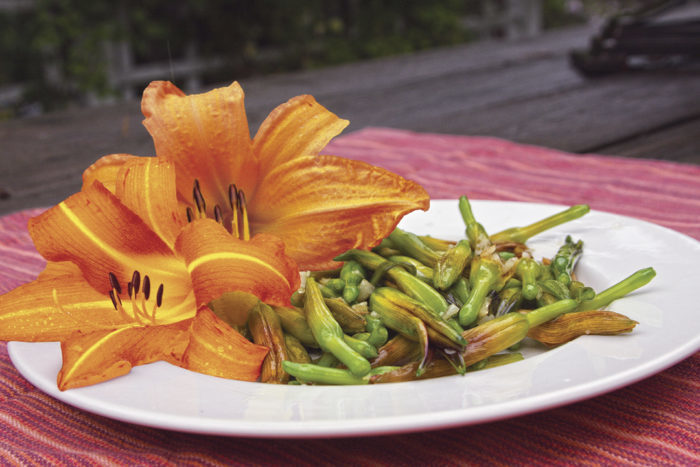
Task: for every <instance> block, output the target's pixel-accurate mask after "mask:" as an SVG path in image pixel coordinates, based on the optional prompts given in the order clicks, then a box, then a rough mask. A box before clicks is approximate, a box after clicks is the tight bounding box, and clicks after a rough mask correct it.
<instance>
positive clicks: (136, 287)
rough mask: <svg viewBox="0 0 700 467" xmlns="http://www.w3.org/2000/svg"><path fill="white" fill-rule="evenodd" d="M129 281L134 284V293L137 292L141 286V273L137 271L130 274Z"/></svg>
mask: <svg viewBox="0 0 700 467" xmlns="http://www.w3.org/2000/svg"><path fill="white" fill-rule="evenodd" d="M131 283H132V284H133V285H134V295H136V294H138V293H139V289H140V288H141V274H140V273H139V272H138V271H134V274H133V275H132V276H131Z"/></svg>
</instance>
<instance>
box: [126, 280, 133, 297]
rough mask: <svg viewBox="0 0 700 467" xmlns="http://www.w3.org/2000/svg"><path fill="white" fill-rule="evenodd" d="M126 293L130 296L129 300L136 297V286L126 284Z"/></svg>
mask: <svg viewBox="0 0 700 467" xmlns="http://www.w3.org/2000/svg"><path fill="white" fill-rule="evenodd" d="M126 291H127V293H128V294H129V298H132V297H133V296H134V284H132V283H131V282H129V283H128V284H126Z"/></svg>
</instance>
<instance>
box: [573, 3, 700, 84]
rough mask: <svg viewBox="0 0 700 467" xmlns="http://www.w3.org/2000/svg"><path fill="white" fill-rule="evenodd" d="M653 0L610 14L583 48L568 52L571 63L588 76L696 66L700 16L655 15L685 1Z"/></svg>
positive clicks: (697, 64) (699, 38)
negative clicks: (635, 7) (585, 48)
mask: <svg viewBox="0 0 700 467" xmlns="http://www.w3.org/2000/svg"><path fill="white" fill-rule="evenodd" d="M687 3H688V2H687V1H684V0H674V1H668V0H666V1H653V2H647V4H646V5H644V6H643V7H641V8H639V9H637V10H636V11H634V12H632V13H628V14H621V15H618V16H614V17H612V18H610V19H609V20H608V21H607V22H606V23H605V24H604V25H603V27H602V28H601V31H600V33H599V34H597V35H595V36H594V37H593V38H592V39H591V45H590V48H589V49H587V50H574V51H572V52H571V56H570V58H571V63H572V64H573V66H574V67H575V68H576V69H577V70H579V71H580V72H581V73H582V74H583V75H585V76H588V77H594V76H600V75H605V74H609V73H614V72H619V71H627V70H645V69H660V68H679V67H684V68H686V67H698V66H699V65H700V18H681V19H659V16H661V15H664V14H666V13H668V12H669V11H671V10H674V9H676V8H678V7H681V6H684V5H686V4H687Z"/></svg>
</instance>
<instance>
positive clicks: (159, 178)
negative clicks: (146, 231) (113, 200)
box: [115, 157, 187, 248]
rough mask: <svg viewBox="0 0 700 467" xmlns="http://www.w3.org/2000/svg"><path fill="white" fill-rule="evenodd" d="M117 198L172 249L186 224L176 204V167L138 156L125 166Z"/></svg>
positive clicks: (119, 181)
mask: <svg viewBox="0 0 700 467" xmlns="http://www.w3.org/2000/svg"><path fill="white" fill-rule="evenodd" d="M115 194H116V195H117V198H119V200H120V201H121V202H122V203H124V205H125V206H126V207H128V208H129V209H131V210H132V211H133V212H134V213H136V214H138V216H139V217H140V218H141V219H143V221H144V222H145V223H146V224H147V225H148V226H149V227H150V228H151V230H153V232H155V233H156V234H157V235H158V236H159V237H160V238H161V239H162V240H163V241H164V242H165V243H166V244H167V245H168V246H169V247H170V248H172V247H173V246H174V245H175V239H176V238H177V235H178V233H180V229H181V228H182V226H184V225H185V224H186V223H187V220H186V219H185V215H184V212H182V211H181V210H180V209H179V206H178V204H177V187H176V185H175V167H174V166H173V165H172V164H170V163H169V162H167V161H165V160H162V159H157V158H155V157H139V158H134V159H131V160H129V161H128V162H126V163H124V164H123V165H122V168H121V170H120V172H119V176H118V177H117V181H116V192H115Z"/></svg>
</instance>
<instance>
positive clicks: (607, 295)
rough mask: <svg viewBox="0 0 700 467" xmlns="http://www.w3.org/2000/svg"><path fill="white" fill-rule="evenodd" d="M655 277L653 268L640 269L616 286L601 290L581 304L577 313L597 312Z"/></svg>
mask: <svg viewBox="0 0 700 467" xmlns="http://www.w3.org/2000/svg"><path fill="white" fill-rule="evenodd" d="M655 276H656V271H654V268H644V269H640V270H639V271H637V272H635V273H634V274H632V275H631V276H629V277H627V278H625V279H623V280H621V281H620V282H618V283H617V284H615V285H613V286H611V287H609V288H607V289H605V290H603V291H602V292H600V293H599V294H598V295H596V296H595V298H593V299H592V300H585V301H583V302H581V304H580V305H579V307H578V311H585V310H598V309H600V308H603V307H605V306H608V305H610V304H611V303H612V302H614V301H615V300H617V299H618V298H622V297H624V296H625V295H627V294H628V293H630V292H632V291H634V290H637V289H638V288H640V287H642V286H643V285H646V284H648V283H649V282H650V281H651V280H652V279H653V278H654V277H655Z"/></svg>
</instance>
